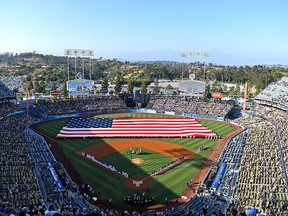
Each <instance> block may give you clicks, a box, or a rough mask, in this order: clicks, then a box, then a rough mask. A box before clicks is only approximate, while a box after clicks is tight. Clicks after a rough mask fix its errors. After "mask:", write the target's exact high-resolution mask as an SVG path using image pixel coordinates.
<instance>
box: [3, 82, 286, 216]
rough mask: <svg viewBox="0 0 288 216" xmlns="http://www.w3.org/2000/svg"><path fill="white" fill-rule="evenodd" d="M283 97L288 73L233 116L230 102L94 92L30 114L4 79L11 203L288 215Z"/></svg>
mask: <svg viewBox="0 0 288 216" xmlns="http://www.w3.org/2000/svg"><path fill="white" fill-rule="evenodd" d="M73 82H74V81H73ZM89 85H90V84H89ZM68 86H69V85H68ZM87 88H89V86H88V87H87ZM275 89H276V90H275ZM68 90H69V89H68ZM283 91H286V92H287V78H285V77H284V78H282V79H281V80H280V81H278V82H276V83H273V84H271V85H269V86H268V87H267V88H266V89H265V90H264V91H262V92H261V93H260V94H259V95H258V96H257V98H256V101H257V105H256V106H255V107H254V109H253V110H251V111H249V112H248V111H247V112H245V113H244V112H243V113H242V116H241V117H239V118H236V119H233V120H232V119H231V118H228V117H229V115H230V114H231V112H232V110H233V106H232V105H230V104H227V103H221V102H215V101H208V102H204V101H201V100H199V99H196V100H195V99H193V98H186V99H185V100H183V98H181V97H179V96H172V95H171V96H152V97H151V98H150V99H149V102H148V103H147V104H146V107H143V108H140V109H139V108H136V109H135V108H131V107H127V105H126V104H125V102H124V100H123V99H122V98H121V97H119V96H113V95H88V96H87V95H85V96H82V97H70V98H66V99H63V100H61V99H59V100H45V101H39V103H38V104H37V106H30V107H29V108H28V109H23V110H21V109H19V105H17V103H16V100H15V96H13V95H12V94H11V92H9V89H8V87H7V86H5V84H4V83H2V84H1V94H2V95H3V98H2V100H1V114H2V118H1V129H2V130H1V142H2V144H1V152H2V154H1V165H0V167H1V178H0V181H1V191H0V194H1V200H3V201H5V202H4V204H3V206H4V205H5V203H13V206H15V207H17V208H22V207H23V206H27V208H28V207H29V208H31V209H34V207H35V206H37V208H38V210H37V211H39V212H41V211H44V210H46V209H48V210H49V209H50V210H51V209H52V208H55V206H57V207H59V208H60V209H61V211H66V210H67V211H73V209H81V211H83V209H85V211H87V212H89V214H95V215H225V214H226V215H229V214H231V215H233V214H234V213H235V212H237V211H239V212H241V211H246V212H247V211H250V212H253V211H256V210H257V211H258V212H260V211H263V212H268V211H269V212H274V213H275V215H286V214H287V199H288V194H287V175H286V166H287V160H286V159H287V134H288V133H287V128H288V127H287V120H286V119H287V103H286V102H285V97H286V96H287V94H286V96H285V95H283V94H282V93H283ZM9 94H10V95H9ZM271 94H273V95H275V97H273V98H271V97H270V96H267V95H271ZM14 180H15V181H14ZM22 210H23V209H22ZM75 211H76V210H75Z"/></svg>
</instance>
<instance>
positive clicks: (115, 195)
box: [37, 113, 235, 206]
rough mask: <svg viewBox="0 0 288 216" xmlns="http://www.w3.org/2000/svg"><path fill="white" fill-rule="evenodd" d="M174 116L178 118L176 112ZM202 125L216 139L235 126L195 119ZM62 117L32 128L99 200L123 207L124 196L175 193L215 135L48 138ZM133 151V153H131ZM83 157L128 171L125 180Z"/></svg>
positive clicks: (157, 199)
mask: <svg viewBox="0 0 288 216" xmlns="http://www.w3.org/2000/svg"><path fill="white" fill-rule="evenodd" d="M97 117H120V118H123V117H127V118H173V116H168V115H155V114H144V113H123V114H113V115H101V116H97ZM178 118H179V116H178ZM198 121H199V122H200V123H201V124H203V125H204V126H205V127H207V128H209V129H211V130H213V131H214V132H216V134H218V135H220V136H221V137H225V136H227V135H228V134H231V133H232V132H233V131H234V130H235V128H233V127H232V126H231V125H229V124H227V123H222V122H217V121H210V120H200V119H199V120H198ZM67 122H68V119H65V120H55V121H47V122H44V123H41V124H39V125H37V130H38V131H40V132H41V133H42V134H45V135H46V136H48V137H50V139H51V140H52V139H53V140H54V141H56V142H57V144H58V145H59V146H60V147H61V149H62V151H63V152H64V154H65V156H66V157H67V158H68V160H69V161H70V162H71V163H72V165H73V166H74V168H75V169H76V170H77V172H78V174H79V175H80V176H81V177H82V179H83V180H84V181H85V182H86V183H88V184H89V185H90V186H91V187H92V189H93V192H94V195H95V196H96V197H97V199H99V200H106V201H109V202H111V204H116V205H121V206H123V205H124V206H125V205H128V204H127V201H125V200H124V197H126V196H131V197H133V196H135V195H134V194H137V195H139V196H142V195H143V196H144V195H145V196H149V197H152V198H153V201H152V202H151V203H149V204H147V205H157V204H163V203H165V202H167V200H175V199H176V198H177V197H181V196H182V195H183V192H184V191H185V190H186V189H187V185H188V183H189V181H190V180H191V179H192V178H193V176H194V175H195V173H196V172H197V171H199V169H200V168H201V166H202V165H203V163H204V160H205V161H207V156H208V155H209V153H211V150H212V149H213V147H214V145H215V144H216V142H219V140H217V139H204V138H142V139H141V138H137V139H132V138H121V139H120V138H113V139H112V138H109V139H100V138H86V139H83V138H81V139H78V138H74V139H54V138H55V136H56V135H57V133H58V132H59V131H60V129H61V128H62V127H63V126H64V125H65V124H66V123H67ZM132 152H133V153H132ZM87 155H90V156H93V158H95V159H97V160H98V161H101V162H103V163H105V164H108V165H111V166H112V167H114V168H116V169H117V170H121V171H123V172H125V173H128V174H129V179H128V178H125V177H124V176H123V175H119V174H117V173H115V172H112V171H111V170H110V169H107V168H105V167H103V166H100V165H99V164H97V163H95V161H93V160H91V159H89V158H87V157H85V156H87ZM181 157H183V158H184V160H183V161H181V163H176V165H175V166H173V167H172V168H171V169H168V170H165V172H161V173H160V174H158V175H151V173H153V171H155V170H159V169H160V168H161V167H165V166H167V164H171V163H173V161H175V160H177V159H179V158H181Z"/></svg>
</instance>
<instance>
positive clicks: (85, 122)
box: [66, 118, 113, 128]
mask: <svg viewBox="0 0 288 216" xmlns="http://www.w3.org/2000/svg"><path fill="white" fill-rule="evenodd" d="M112 123H113V118H72V119H70V120H69V122H68V123H67V125H66V127H68V128H111V127H112Z"/></svg>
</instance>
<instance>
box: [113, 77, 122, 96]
mask: <svg viewBox="0 0 288 216" xmlns="http://www.w3.org/2000/svg"><path fill="white" fill-rule="evenodd" d="M121 88H122V83H121V77H120V76H117V78H116V81H115V87H114V91H115V94H116V95H119V94H120V92H121Z"/></svg>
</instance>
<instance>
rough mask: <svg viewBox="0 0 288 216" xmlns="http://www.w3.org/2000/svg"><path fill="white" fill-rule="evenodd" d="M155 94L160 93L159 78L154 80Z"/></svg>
mask: <svg viewBox="0 0 288 216" xmlns="http://www.w3.org/2000/svg"><path fill="white" fill-rule="evenodd" d="M153 94H159V82H158V79H155V80H154V88H153Z"/></svg>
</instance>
